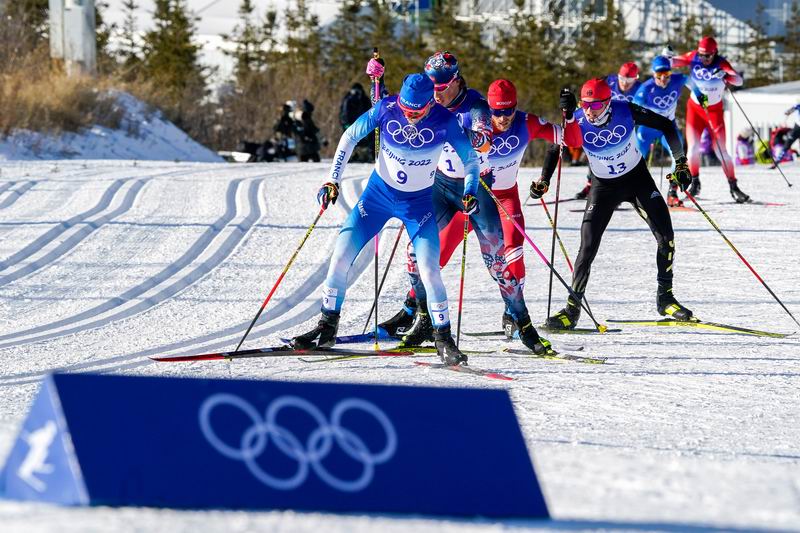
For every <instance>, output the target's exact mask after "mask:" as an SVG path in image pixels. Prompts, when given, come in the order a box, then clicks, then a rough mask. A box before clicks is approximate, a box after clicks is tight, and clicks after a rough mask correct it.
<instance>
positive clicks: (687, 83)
mask: <svg viewBox="0 0 800 533" xmlns="http://www.w3.org/2000/svg"><path fill="white" fill-rule="evenodd" d="M673 76H681V77H682V78H683V85H684V87H686V88H688V89H689V90H690V91H692V94H694V96H695V98H697V101H698V102H702V101H703V99H702V96H703V91H701V90H700V88H699V87H698V86H697V84H696V83H695V82H694V80H693V79H692V77H691V76H687V75H685V74H673Z"/></svg>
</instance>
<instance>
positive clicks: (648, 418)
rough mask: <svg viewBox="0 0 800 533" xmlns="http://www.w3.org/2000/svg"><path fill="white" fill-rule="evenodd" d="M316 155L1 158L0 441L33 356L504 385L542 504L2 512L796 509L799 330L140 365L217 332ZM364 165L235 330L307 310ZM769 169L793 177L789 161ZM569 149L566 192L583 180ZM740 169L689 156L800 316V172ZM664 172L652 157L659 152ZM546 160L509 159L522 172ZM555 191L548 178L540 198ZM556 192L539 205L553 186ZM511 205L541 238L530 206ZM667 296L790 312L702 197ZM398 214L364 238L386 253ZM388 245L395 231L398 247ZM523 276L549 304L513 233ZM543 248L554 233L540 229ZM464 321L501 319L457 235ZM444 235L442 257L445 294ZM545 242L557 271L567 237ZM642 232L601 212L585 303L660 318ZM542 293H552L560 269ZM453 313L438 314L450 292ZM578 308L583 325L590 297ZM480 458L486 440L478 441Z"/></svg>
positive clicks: (211, 342) (678, 525)
mask: <svg viewBox="0 0 800 533" xmlns="http://www.w3.org/2000/svg"><path fill="white" fill-rule="evenodd" d="M327 167H328V166H327V164H325V163H322V164H300V163H273V164H263V165H261V164H258V165H255V164H252V165H237V164H203V163H172V162H169V163H163V162H158V163H157V162H138V163H134V162H133V161H127V160H117V161H110V160H106V161H18V162H8V163H5V164H4V165H3V166H2V176H0V268H1V269H3V270H2V273H3V274H2V277H0V350H1V353H2V356H1V357H0V390H1V391H2V392H1V393H0V458H2V457H5V455H6V454H7V452H8V451H9V450H10V448H11V445H12V444H13V440H14V439H15V438H16V434H17V431H18V427H19V424H20V423H21V422H22V420H23V418H24V417H25V415H26V413H27V410H28V408H29V405H30V402H31V400H32V398H33V396H34V395H35V394H36V392H37V390H38V384H39V382H40V381H41V378H42V377H43V376H44V375H45V374H46V373H48V372H51V371H54V370H63V371H70V372H108V373H119V374H138V375H163V376H184V377H219V378H235V377H243V378H254V379H258V378H269V379H281V380H290V381H331V382H355V383H391V384H405V385H436V386H472V387H486V388H488V387H493V388H494V387H498V388H505V389H507V390H508V391H509V392H510V394H511V396H512V399H513V401H514V405H515V409H516V412H517V415H518V418H519V421H520V424H521V427H522V430H523V433H524V435H525V438H526V441H527V444H528V447H529V450H530V452H531V455H532V457H533V460H534V463H535V466H536V469H537V473H538V475H539V478H540V482H541V484H542V485H543V488H544V493H545V497H546V499H547V501H548V504H549V507H550V510H551V513H552V515H553V520H552V521H549V522H524V521H483V520H454V519H434V518H428V517H416V516H414V517H393V516H381V515H377V516H358V515H329V514H320V513H295V512H289V511H286V512H265V513H245V512H222V511H214V512H200V511H194V512H181V511H172V510H157V509H137V508H125V509H109V508H90V509H65V508H59V507H54V506H47V505H36V504H23V503H19V502H8V501H5V502H0V523H1V524H2V530H3V531H4V532H5V531H25V532H30V531H52V530H55V529H58V530H59V531H63V532H69V531H87V530H88V531H104V532H108V531H111V532H117V531H120V532H121V531H140V530H141V531H160V530H163V531H170V532H173V531H198V530H204V531H223V530H224V531H254V530H263V531H319V530H324V531H326V532H327V531H333V532H345V531H348V532H349V531H375V530H380V531H408V530H411V529H412V528H413V529H414V530H415V531H420V532H423V531H500V530H508V529H513V530H517V529H520V530H522V529H531V530H536V531H554V530H569V531H598V530H603V531H608V530H611V531H615V530H617V531H618V530H625V531H732V530H740V531H750V530H754V529H784V530H787V529H788V530H799V529H800V444H798V443H800V415H799V414H798V413H800V402H798V393H797V391H798V386H800V365H798V361H800V349H799V347H800V342H798V340H797V337H796V336H792V337H789V338H786V339H771V338H757V337H749V336H743V335H737V334H726V333H717V332H709V331H704V330H698V329H677V328H663V329H662V328H645V327H623V332H622V333H619V334H613V335H611V334H609V335H605V336H597V335H595V336H585V337H584V336H581V337H578V336H562V335H550V336H549V338H550V339H551V340H552V341H553V343H554V345H555V346H556V347H558V346H559V345H562V346H563V344H565V343H569V344H575V343H579V344H582V345H584V346H585V353H587V354H590V355H600V356H607V357H609V362H608V364H606V365H586V364H579V363H573V362H561V361H545V360H536V359H528V358H524V357H519V356H515V357H512V356H510V355H509V354H505V353H503V352H501V351H500V350H501V349H502V347H504V346H506V343H504V342H502V341H498V340H487V339H477V338H474V337H466V338H462V344H463V345H464V346H465V347H466V348H468V349H475V350H490V351H492V352H493V353H492V354H491V355H485V356H480V355H476V356H474V357H472V359H471V363H472V365H473V366H476V367H479V368H488V369H492V370H496V371H499V372H502V373H504V374H507V375H510V376H513V377H514V378H515V381H512V382H501V381H494V380H489V379H485V378H480V377H474V376H467V375H461V374H456V373H452V372H438V371H435V370H426V369H422V368H416V367H414V365H413V364H412V363H411V361H409V360H403V359H402V358H392V360H391V361H387V360H381V359H377V358H375V359H362V360H356V361H348V362H340V363H330V364H319V365H309V364H304V363H302V362H299V361H296V360H288V359H287V360H284V359H282V358H264V359H247V360H242V361H236V362H233V363H220V362H207V363H196V364H171V365H169V364H157V363H153V362H152V361H150V360H149V359H148V358H147V355H152V354H162V355H168V354H174V355H178V354H188V353H200V352H205V351H213V350H217V349H220V348H233V347H234V346H235V345H236V342H237V341H238V340H239V339H240V338H241V335H242V334H243V332H244V330H245V328H246V326H247V324H248V323H249V321H250V320H251V319H252V317H253V315H254V314H255V312H256V311H257V309H258V307H259V305H260V304H261V302H262V301H263V298H264V297H265V295H266V293H267V292H268V291H269V289H270V288H271V286H272V284H273V283H274V281H275V280H276V279H277V277H278V275H279V274H280V272H281V271H282V270H283V268H284V266H285V264H286V262H287V261H288V259H289V256H290V255H291V253H292V251H293V250H294V249H295V247H296V246H297V244H298V243H299V242H300V239H301V238H302V236H303V235H304V234H305V232H306V230H307V228H308V225H309V224H310V223H311V221H312V220H313V218H314V216H315V214H316V207H315V206H316V204H315V192H316V190H317V188H318V186H319V184H320V183H321V182H322V181H323V179H324V177H325V173H326V171H327ZM369 170H370V168H369V167H368V166H365V165H350V166H349V167H348V173H347V179H346V181H345V182H344V186H343V196H342V199H341V201H340V202H339V203H337V205H336V207H335V209H332V210H330V211H329V212H328V213H326V214H325V215H324V216H323V218H322V219H321V221H320V223H319V225H318V226H317V228H316V229H315V230H314V232H313V233H312V235H311V237H310V239H309V241H308V243H307V244H306V246H305V247H304V249H303V250H302V251H301V253H300V254H299V256H298V258H297V260H296V261H295V263H294V265H293V266H292V268H291V270H290V271H289V273H288V274H287V276H286V278H285V279H284V281H283V283H282V284H281V286H280V288H279V289H278V291H277V293H276V295H275V298H274V300H273V301H272V302H270V304H269V306H268V307H267V309H266V311H265V313H264V316H263V317H262V319H261V320H260V321H259V323H258V325H257V326H256V327H255V328H254V330H253V332H252V333H251V334H250V336H249V337H248V340H247V342H246V343H245V346H246V347H248V346H249V347H255V346H259V345H269V344H274V343H276V342H277V340H278V337H281V336H288V335H294V334H297V333H300V332H302V331H304V330H305V329H307V328H308V327H309V326H310V325H311V324H312V323H313V321H314V319H315V317H316V316H317V313H318V309H319V296H320V294H319V293H320V287H321V284H322V281H323V279H324V276H325V272H326V268H327V261H328V259H329V257H330V253H331V251H332V247H333V244H334V241H335V238H336V235H337V230H338V227H339V225H340V224H341V222H342V221H343V220H344V217H345V216H346V213H347V209H348V208H349V207H351V206H353V205H354V203H355V200H356V198H357V196H358V194H359V192H360V191H361V190H362V189H363V187H364V179H363V178H364V177H365V176H366V175H367V174H368V172H369ZM785 171H786V172H787V175H788V177H789V179H790V180H791V181H792V182H794V183H796V184H797V183H800V166H796V165H795V166H788V167H786V169H785ZM584 173H585V167H583V168H565V169H564V176H563V183H562V187H561V193H562V196H569V195H571V194H573V193H574V192H576V191H577V190H579V189H580V188H581V187H582V185H583V179H584V178H583V175H584ZM738 173H739V178H740V186H741V188H742V189H743V190H744V191H745V192H747V193H748V194H750V195H752V196H753V197H754V198H755V199H758V200H762V201H769V202H780V203H785V204H786V205H784V206H771V207H765V206H761V205H735V204H732V203H731V202H732V201H731V198H730V196H729V195H728V192H727V185H726V183H725V180H724V177H723V176H722V173H721V171H720V169H719V168H712V169H704V170H703V173H702V183H703V190H702V195H701V196H699V198H698V201H699V202H700V203H701V205H702V206H703V207H705V208H706V209H707V210H708V213H709V215H710V216H711V217H712V218H713V220H714V221H715V222H716V223H717V224H718V225H719V226H720V227H721V228H722V229H723V231H724V232H725V233H726V235H727V236H728V237H729V238H730V239H731V241H732V242H733V243H734V244H735V245H736V247H737V248H738V250H739V251H740V252H741V253H742V254H743V255H744V257H745V258H747V260H748V261H749V262H750V263H751V264H752V265H753V267H754V268H755V269H756V270H757V271H758V272H759V274H760V275H761V276H762V277H763V278H764V280H765V281H766V282H767V283H768V284H769V286H770V288H771V289H772V290H773V291H774V292H775V293H776V294H777V295H778V296H779V297H780V298H781V300H782V301H783V302H784V303H785V304H786V305H787V306H788V307H789V309H790V310H791V311H792V312H793V313H794V314H795V316H800V286H798V283H797V279H798V276H797V271H796V267H797V264H798V260H800V251H798V235H800V192H798V189H800V187H798V186H795V187H793V188H791V189H789V188H788V187H787V186H786V185H785V183H784V182H783V180H782V178H781V177H780V176H779V175H778V174H777V173H776V172H775V171H769V170H766V169H764V168H759V169H738ZM654 174H656V180H657V181H658V180H659V177H658V169H657V168H656V169H654ZM538 175H539V169H524V170H523V171H522V173H521V177H520V183H521V184H522V185H523V186H522V187H521V188H522V189H523V190H525V189H526V187H527V184H528V183H530V180H531V179H532V178H534V177H538ZM554 192H555V190H554V189H553V190H552V191H551V192H550V193H549V195H548V196H549V197H550V198H552V197H553V195H554ZM580 204H581V202H565V203H562V204H560V207H559V226H560V228H561V230H560V231H561V236H562V239H563V240H564V242H565V245H566V246H567V249H568V250H569V252H570V254H572V259H574V256H575V254H576V252H577V246H578V242H579V233H578V230H579V226H580V219H581V214H580V213H577V212H572V211H571V210H572V209H576V208H580V207H582V206H581V205H580ZM551 211H552V209H551ZM525 217H526V228H527V230H528V232H529V233H530V235H531V237H532V238H533V239H534V241H535V242H536V243H537V244H538V246H539V247H540V248H542V249H543V250H544V251H545V253H549V249H550V233H549V229H548V225H547V220H546V218H545V216H544V214H543V213H542V209H541V207H539V206H538V205H534V206H531V207H526V208H525ZM672 219H673V224H674V226H675V229H676V250H677V252H676V261H675V270H676V281H675V294H676V297H677V298H678V299H679V300H680V301H681V302H682V303H684V304H685V305H687V306H688V307H689V308H691V309H692V310H694V311H695V313H696V314H697V315H698V316H700V317H701V318H704V319H707V320H713V321H716V322H724V323H731V324H736V325H740V326H746V327H755V328H760V329H767V330H772V331H782V332H787V333H788V332H793V331H797V329H798V328H797V327H796V324H794V323H793V322H792V321H791V319H790V318H789V317H788V316H787V314H786V313H785V312H784V311H783V310H782V309H781V308H780V307H779V305H778V304H777V303H776V302H775V301H774V300H773V299H772V297H771V296H770V295H769V294H768V292H767V291H766V290H765V289H764V287H763V286H762V285H761V284H760V283H759V282H758V281H757V280H756V279H755V277H754V276H753V275H752V274H751V273H750V272H749V271H748V270H747V268H746V267H745V265H744V264H743V263H742V262H741V261H740V260H739V259H738V258H737V257H736V256H735V255H734V253H733V252H732V251H731V249H730V248H729V247H728V246H727V245H726V244H725V242H724V241H723V240H722V238H721V237H720V236H719V235H718V234H717V233H716V231H715V230H714V229H713V228H712V227H711V225H710V224H709V223H708V222H707V221H706V220H705V219H704V218H703V217H702V216H701V215H700V214H699V213H697V212H674V213H673V214H672ZM398 227H399V224H398V223H397V222H396V221H392V222H391V223H390V224H389V226H388V229H386V230H385V232H384V234H383V239H382V245H381V268H383V266H384V265H385V264H386V261H387V260H388V257H389V253H390V251H391V247H392V244H393V243H394V239H395V235H396V231H397V228H398ZM400 249H401V250H402V246H401V248H400ZM526 250H527V253H526V257H525V259H526V266H527V269H528V271H527V282H526V289H525V292H526V299H527V301H528V305H529V308H530V310H531V314H532V316H534V317H536V320H537V321H538V320H541V319H543V318H544V317H545V315H546V312H547V292H548V289H547V280H548V275H547V271H546V269H545V267H544V266H543V265H542V263H541V261H540V260H539V259H538V257H537V256H536V255H535V254H534V253H531V250H530V248H526ZM556 253H557V254H558V250H557V251H556ZM371 255H372V247H371V246H368V247H367V251H366V252H365V254H363V255H362V257H360V258H359V260H357V261H356V264H355V266H354V270H353V274H352V276H351V281H352V286H351V288H350V290H349V292H348V296H347V300H346V302H345V307H344V309H343V318H342V323H341V326H340V332H341V333H343V334H344V333H352V332H360V331H361V328H362V327H363V324H364V321H365V320H366V315H367V313H368V311H369V308H370V306H371V304H372V295H373V286H372V283H373V281H372V270H371V263H370V261H371ZM467 255H468V264H467V272H468V276H467V282H466V297H465V302H464V316H463V329H464V330H466V331H476V330H486V329H497V328H498V327H499V325H500V316H501V313H502V304H501V302H500V298H499V297H498V294H497V289H496V288H495V287H494V286H493V285H492V284H491V283H490V280H489V277H488V275H487V274H486V273H485V272H483V269H484V267H483V266H482V265H483V261H482V259H481V257H480V254H479V253H478V247H477V242H476V240H475V239H474V237H470V240H469V241H468V250H467ZM459 257H460V253H459V254H456V257H455V258H454V260H453V261H452V262H451V264H450V265H449V266H448V267H446V268H445V270H444V272H443V276H444V279H445V282H446V285H447V289H448V292H449V294H450V297H451V306H452V308H453V309H455V305H456V304H457V295H458V273H459V261H458V258H459ZM403 265H404V260H403V258H401V257H398V258H395V262H394V265H393V267H392V269H391V271H390V273H389V276H388V278H387V282H386V285H385V287H384V293H383V295H382V297H381V300H380V313H381V317H382V318H387V317H388V316H390V315H391V314H394V312H396V310H397V309H398V307H399V306H400V304H401V299H402V297H403V295H404V293H405V290H406V288H407V286H406V280H405V274H404V266H403ZM556 265H557V267H558V268H559V270H560V272H561V273H562V274H563V275H565V276H566V275H567V268H566V264H565V262H564V261H563V258H561V257H560V256H558V255H557V259H556ZM655 289H656V284H655V242H654V240H653V238H652V236H651V235H650V232H649V230H648V228H647V226H646V225H645V224H644V223H643V222H642V220H641V219H639V217H638V216H637V215H636V214H635V213H634V212H633V211H631V210H624V211H620V212H617V213H615V216H614V218H613V220H612V222H611V224H610V226H609V229H608V231H607V232H606V234H605V237H604V242H603V245H602V246H601V249H600V253H599V255H598V257H597V260H596V261H595V263H594V268H593V272H592V278H591V280H590V283H589V287H588V292H587V298H588V300H589V302H590V304H591V308H592V310H593V312H594V313H595V315H596V316H597V317H598V319H600V320H601V321H603V320H607V319H612V318H617V319H633V318H658V317H657V314H656V310H655ZM553 292H554V299H553V304H552V310H553V311H555V310H557V309H560V307H561V306H562V305H563V302H564V299H565V296H566V293H565V291H564V289H563V288H560V287H559V286H557V285H556V286H555V287H554V291H553ZM454 314H455V313H454ZM581 325H585V326H588V325H590V322H589V321H588V319H587V318H586V317H584V318H583V319H582V322H581ZM477 459H479V458H477Z"/></svg>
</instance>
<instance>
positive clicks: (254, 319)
mask: <svg viewBox="0 0 800 533" xmlns="http://www.w3.org/2000/svg"><path fill="white" fill-rule="evenodd" d="M324 212H325V206H322V207H321V208H320V210H319V213H317V218H315V219H314V222H312V223H311V225H310V226H309V227H308V231H306V234H305V235H304V236H303V240H301V241H300V245H299V246H298V247H297V249H296V250H295V251H294V253H293V254H292V257H291V258H289V262H288V263H286V266H285V267H284V268H283V272H281V275H280V276H278V281H276V282H275V285H273V286H272V289H271V290H270V291H269V294H268V295H267V298H266V299H265V300H264V303H263V304H261V307H260V308H259V310H258V313H256V316H254V317H253V321H252V322H250V325H249V326H247V331H245V332H244V336H243V337H242V340H240V341H239V344H237V345H236V349H235V350H234V351H233V352H234V353H236V352H238V351H239V348H241V347H242V343H244V340H245V339H246V338H247V336H248V335H249V334H250V330H251V329H253V326H254V325H255V323H256V321H257V320H258V317H260V316H261V313H263V312H264V308H265V307H267V304H268V303H269V301H270V299H271V298H272V295H273V294H275V290H276V289H277V288H278V285H280V284H281V281H282V280H283V277H284V276H285V275H286V273H287V272H288V271H289V267H291V266H292V263H294V260H295V259H296V258H297V254H299V253H300V249H301V248H302V247H303V245H304V244H305V243H306V241H307V240H308V237H309V236H310V235H311V232H312V231H314V228H315V227H316V225H317V222H319V219H320V217H322V213H324Z"/></svg>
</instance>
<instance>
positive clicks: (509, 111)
mask: <svg viewBox="0 0 800 533" xmlns="http://www.w3.org/2000/svg"><path fill="white" fill-rule="evenodd" d="M489 109H491V111H492V116H493V117H510V116H512V115H514V113H516V112H517V108H516V106H515V107H507V108H505V109H494V108H491V107H490V108H489Z"/></svg>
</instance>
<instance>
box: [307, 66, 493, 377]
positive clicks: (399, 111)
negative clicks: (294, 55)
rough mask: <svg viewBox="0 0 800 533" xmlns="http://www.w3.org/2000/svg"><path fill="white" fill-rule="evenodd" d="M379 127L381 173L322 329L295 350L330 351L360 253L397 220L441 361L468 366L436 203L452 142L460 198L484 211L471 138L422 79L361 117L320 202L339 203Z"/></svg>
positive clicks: (327, 301) (356, 225) (326, 304)
mask: <svg viewBox="0 0 800 533" xmlns="http://www.w3.org/2000/svg"><path fill="white" fill-rule="evenodd" d="M375 128H380V151H379V156H378V161H377V163H376V165H375V170H373V171H372V174H371V175H370V178H369V182H368V183H367V187H366V189H365V190H364V193H363V194H362V195H361V198H359V200H358V204H357V208H356V209H353V210H352V211H351V212H350V215H349V216H348V217H347V220H346V221H345V223H344V225H343V226H342V229H341V231H340V232H339V237H338V238H337V240H336V245H335V247H334V251H333V256H332V257H331V262H330V266H329V267H328V275H327V277H326V279H325V284H324V285H323V289H322V294H323V296H322V317H321V318H320V320H319V323H318V324H317V327H315V328H314V329H312V330H311V331H309V332H308V333H305V334H303V335H300V336H298V337H295V338H294V339H292V345H293V347H294V348H296V349H308V348H311V347H314V346H317V347H323V348H328V347H331V346H333V345H334V344H335V343H336V331H337V327H338V324H339V312H340V310H341V308H342V302H343V301H344V296H345V290H346V289H347V274H348V272H349V271H350V267H351V266H352V264H353V262H354V261H355V259H356V257H357V256H358V253H359V252H360V251H361V249H362V248H363V247H364V245H365V244H366V243H367V242H369V240H370V239H371V238H372V237H374V236H375V235H376V234H377V233H378V232H379V231H380V230H381V228H383V226H384V224H386V222H387V221H388V220H389V219H390V218H392V217H396V218H398V219H400V220H401V221H402V222H403V223H404V224H405V228H406V231H407V232H408V236H409V238H410V240H411V242H412V243H413V244H414V247H415V250H416V253H417V268H418V271H419V276H420V277H421V278H422V280H423V281H424V283H425V285H426V287H427V288H428V294H429V295H430V296H429V299H428V301H427V308H426V312H428V313H430V314H427V313H426V316H429V317H430V318H429V320H430V321H431V323H432V336H433V339H434V340H435V343H436V350H437V352H438V353H439V356H440V357H441V358H442V361H443V362H444V363H445V364H448V365H456V364H465V363H466V361H467V357H466V356H465V355H464V354H462V353H461V352H460V351H459V350H458V348H457V347H456V345H455V343H454V342H453V338H452V336H451V334H450V315H449V311H448V302H447V293H446V292H445V288H444V285H443V284H442V279H441V275H440V272H439V230H438V227H437V226H436V222H435V219H434V208H433V203H432V200H431V196H432V185H433V182H434V179H433V176H434V171H435V169H436V163H437V161H438V160H439V155H440V154H441V153H442V149H443V147H444V144H445V143H448V144H449V146H450V147H451V152H448V153H449V154H451V157H453V158H454V159H455V158H458V160H459V163H461V162H462V161H463V166H464V175H465V179H464V184H463V186H462V191H463V193H462V195H461V197H460V198H459V199H458V201H459V202H460V203H461V206H462V208H463V209H464V210H466V211H467V212H469V213H475V212H476V211H477V210H478V199H477V197H476V195H477V192H478V161H477V157H476V155H475V152H474V151H473V149H472V145H471V144H470V141H469V139H468V138H467V137H466V135H464V132H463V130H462V129H461V126H460V125H459V123H458V120H457V119H456V117H455V116H453V114H452V113H450V112H449V111H447V109H445V108H444V107H442V106H440V105H439V104H436V103H435V102H434V101H433V83H432V82H431V80H430V79H428V77H427V76H425V75H423V74H410V75H408V76H406V78H405V79H404V80H403V86H402V88H401V89H400V94H399V95H397V96H387V97H385V98H383V99H381V100H380V101H379V102H377V103H376V104H375V106H374V107H372V109H370V110H369V111H368V112H366V113H364V114H363V115H361V117H359V118H358V120H356V122H355V123H354V124H353V125H352V126H350V127H349V128H347V130H346V131H345V132H344V134H343V135H342V138H341V140H340V141H339V145H338V146H337V148H336V152H335V155H334V158H333V163H332V165H331V170H330V173H329V177H328V181H327V182H326V183H325V184H324V185H323V186H322V188H320V190H319V193H318V194H317V199H318V200H319V202H320V203H321V204H322V205H323V206H324V207H327V206H328V205H329V204H332V203H335V202H336V198H337V197H338V195H339V179H340V178H341V176H342V174H343V172H344V169H345V166H346V164H347V161H348V159H349V158H350V155H351V153H352V152H353V148H354V147H355V146H356V144H357V143H358V141H359V140H361V139H362V138H364V137H366V136H367V135H368V134H369V132H371V131H373V130H375Z"/></svg>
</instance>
